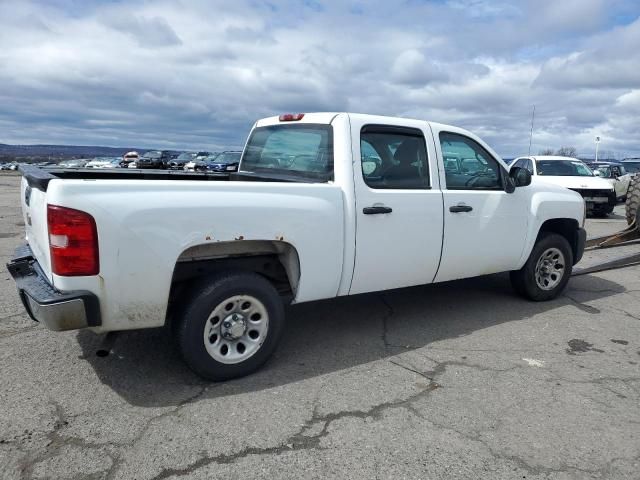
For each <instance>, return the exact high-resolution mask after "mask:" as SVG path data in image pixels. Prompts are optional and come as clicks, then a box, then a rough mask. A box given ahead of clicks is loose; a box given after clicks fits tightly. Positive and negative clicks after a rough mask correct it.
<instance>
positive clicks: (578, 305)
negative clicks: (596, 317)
mask: <svg viewBox="0 0 640 480" xmlns="http://www.w3.org/2000/svg"><path fill="white" fill-rule="evenodd" d="M562 296H563V297H565V298H567V299H569V300H570V301H571V302H572V303H573V304H574V305H575V306H576V308H578V309H579V310H582V311H583V312H586V313H591V314H597V313H600V310H598V309H597V308H595V307H592V306H590V305H587V304H586V303H582V302H579V301H578V300H576V299H575V298H573V297H572V296H571V295H569V294H568V293H566V292H565V293H563V294H562Z"/></svg>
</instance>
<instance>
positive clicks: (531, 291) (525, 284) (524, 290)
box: [510, 232, 573, 302]
mask: <svg viewBox="0 0 640 480" xmlns="http://www.w3.org/2000/svg"><path fill="white" fill-rule="evenodd" d="M552 248H555V249H557V250H559V251H560V252H562V255H563V256H564V263H565V264H564V271H563V274H562V277H561V279H560V281H559V282H558V283H557V285H555V287H553V288H551V289H549V290H545V289H543V288H541V287H540V286H539V285H538V282H537V281H536V266H537V264H538V261H539V260H540V258H541V256H542V255H543V254H544V253H545V252H547V251H548V250H549V249H552ZM572 268H573V252H572V250H571V246H570V245H569V242H568V241H567V239H566V238H564V237H563V236H562V235H558V234H557V233H552V232H544V233H542V234H541V235H540V237H539V238H538V240H537V242H536V244H535V245H534V246H533V250H532V251H531V254H530V255H529V259H528V260H527V262H526V263H525V264H524V266H523V267H522V268H521V269H520V270H514V271H512V272H511V274H510V277H511V284H512V285H513V288H514V290H515V291H516V292H518V293H519V294H520V295H522V296H523V297H525V298H528V299H529V300H533V301H535V302H544V301H546V300H552V299H554V298H556V297H557V296H558V295H559V294H560V293H561V292H562V291H563V290H564V288H565V287H566V286H567V282H568V281H569V277H571V271H572Z"/></svg>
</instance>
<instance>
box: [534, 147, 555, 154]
mask: <svg viewBox="0 0 640 480" xmlns="http://www.w3.org/2000/svg"><path fill="white" fill-rule="evenodd" d="M538 155H553V148H545V149H544V150H540V152H538Z"/></svg>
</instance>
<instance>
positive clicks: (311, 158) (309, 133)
mask: <svg viewBox="0 0 640 480" xmlns="http://www.w3.org/2000/svg"><path fill="white" fill-rule="evenodd" d="M242 171H245V172H254V173H275V174H280V175H287V176H292V175H293V176H296V177H303V178H307V179H318V180H322V181H327V180H331V179H332V178H333V139H332V127H331V126H330V125H316V124H298V125H274V126H270V127H258V128H256V129H254V130H253V132H252V133H251V137H250V138H249V141H248V142H247V147H246V149H245V151H244V155H243V157H242Z"/></svg>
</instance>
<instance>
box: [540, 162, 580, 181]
mask: <svg viewBox="0 0 640 480" xmlns="http://www.w3.org/2000/svg"><path fill="white" fill-rule="evenodd" d="M536 166H537V167H538V175H544V176H553V177H593V172H592V171H591V170H589V167H587V166H586V165H585V164H584V163H582V162H581V161H580V160H536Z"/></svg>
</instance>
